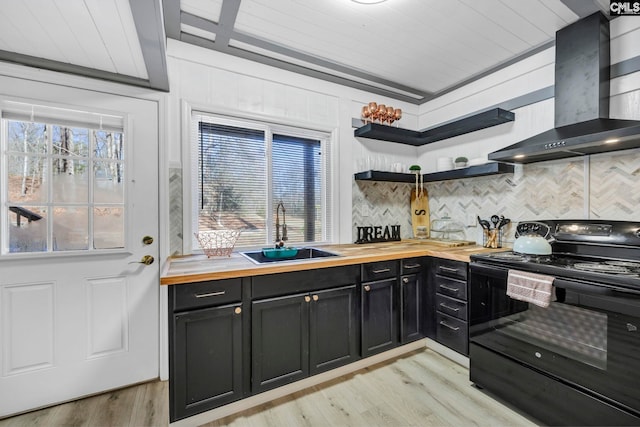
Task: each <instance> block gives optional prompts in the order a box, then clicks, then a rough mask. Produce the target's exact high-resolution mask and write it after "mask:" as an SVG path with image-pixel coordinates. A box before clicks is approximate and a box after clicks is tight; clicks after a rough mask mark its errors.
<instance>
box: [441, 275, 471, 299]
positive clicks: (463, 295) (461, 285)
mask: <svg viewBox="0 0 640 427" xmlns="http://www.w3.org/2000/svg"><path fill="white" fill-rule="evenodd" d="M436 292H437V293H439V294H442V295H446V296H449V297H453V298H457V299H461V300H463V301H466V300H467V282H463V281H462V280H457V279H451V278H449V277H443V276H438V275H436Z"/></svg>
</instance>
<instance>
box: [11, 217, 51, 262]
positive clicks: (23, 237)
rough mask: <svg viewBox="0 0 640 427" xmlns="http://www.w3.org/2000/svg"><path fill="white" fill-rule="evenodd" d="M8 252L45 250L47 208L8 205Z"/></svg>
mask: <svg viewBox="0 0 640 427" xmlns="http://www.w3.org/2000/svg"><path fill="white" fill-rule="evenodd" d="M8 213H9V215H8V217H9V224H8V225H9V252H44V251H46V250H47V222H46V219H44V218H46V216H47V208H46V207H43V206H29V207H28V209H27V208H26V207H24V206H15V205H13V206H9V209H8Z"/></svg>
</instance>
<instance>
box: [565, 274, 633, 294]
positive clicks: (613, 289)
mask: <svg viewBox="0 0 640 427" xmlns="http://www.w3.org/2000/svg"><path fill="white" fill-rule="evenodd" d="M553 286H555V287H557V288H564V289H573V290H576V291H580V292H584V293H591V294H597V295H611V294H626V295H634V296H638V297H640V289H630V288H621V287H619V286H612V285H602V284H597V283H588V284H587V283H581V282H574V281H572V280H566V279H560V278H556V279H555V280H554V281H553Z"/></svg>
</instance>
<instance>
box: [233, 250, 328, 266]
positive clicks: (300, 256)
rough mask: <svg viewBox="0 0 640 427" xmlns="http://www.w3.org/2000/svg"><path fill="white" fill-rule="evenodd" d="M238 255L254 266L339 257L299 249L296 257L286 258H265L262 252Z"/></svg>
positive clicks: (326, 252) (324, 252)
mask: <svg viewBox="0 0 640 427" xmlns="http://www.w3.org/2000/svg"><path fill="white" fill-rule="evenodd" d="M240 255H242V256H244V257H245V258H247V259H248V260H249V261H251V262H253V263H255V264H270V263H279V262H287V261H302V260H310V259H318V258H327V257H334V256H340V255H338V254H334V253H333V252H328V251H323V250H321V249H316V248H300V249H298V253H297V254H296V255H294V256H292V257H287V258H267V257H266V256H264V255H263V254H262V250H257V251H246V252H240Z"/></svg>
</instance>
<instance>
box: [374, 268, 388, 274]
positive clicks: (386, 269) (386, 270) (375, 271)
mask: <svg viewBox="0 0 640 427" xmlns="http://www.w3.org/2000/svg"><path fill="white" fill-rule="evenodd" d="M389 271H391V269H390V268H382V269H380V270H373V271H372V273H373V274H380V273H388V272H389Z"/></svg>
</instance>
